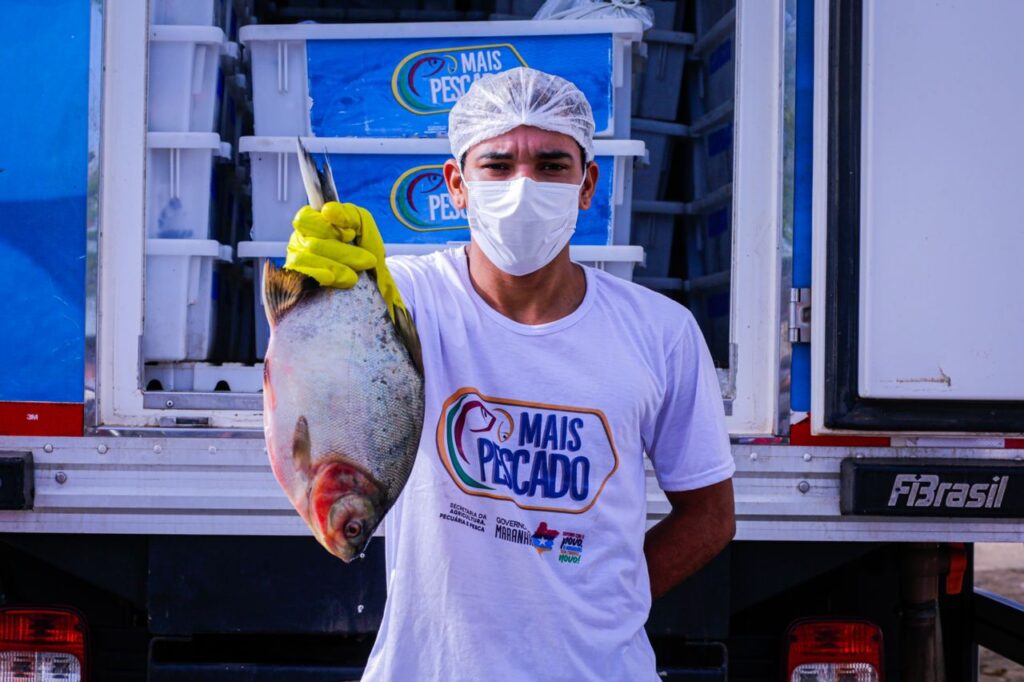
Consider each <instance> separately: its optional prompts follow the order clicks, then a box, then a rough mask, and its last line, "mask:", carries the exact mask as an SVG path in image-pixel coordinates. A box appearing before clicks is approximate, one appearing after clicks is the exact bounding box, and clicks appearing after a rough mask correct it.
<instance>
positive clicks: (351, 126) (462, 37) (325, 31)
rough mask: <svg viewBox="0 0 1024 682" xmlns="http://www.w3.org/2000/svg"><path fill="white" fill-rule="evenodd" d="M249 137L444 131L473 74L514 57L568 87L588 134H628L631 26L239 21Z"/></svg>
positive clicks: (510, 64)
mask: <svg viewBox="0 0 1024 682" xmlns="http://www.w3.org/2000/svg"><path fill="white" fill-rule="evenodd" d="M240 36H241V41H242V43H243V44H244V45H245V46H246V47H247V48H248V49H249V50H250V52H251V57H252V59H251V62H252V75H253V102H254V109H255V111H254V113H255V128H256V134H257V135H261V136H265V135H310V134H312V135H316V136H319V137H443V136H444V135H446V134H447V129H448V111H449V110H450V109H451V106H452V104H453V103H454V102H455V100H456V99H457V98H458V97H459V96H460V95H461V94H462V92H463V91H464V90H466V89H468V87H469V86H470V85H471V84H472V81H473V80H475V79H477V78H479V77H481V76H483V75H486V74H487V73H494V72H499V71H505V70H508V69H511V68H514V67H516V66H520V65H524V64H526V65H529V66H531V67H533V68H537V69H540V70H542V71H548V72H550V73H554V74H557V75H560V76H563V77H565V78H568V79H570V80H572V81H573V82H574V83H576V84H577V85H578V86H579V87H580V89H581V90H582V91H583V93H584V94H585V95H586V96H587V99H588V100H589V102H590V105H591V107H592V108H593V110H594V120H595V121H596V124H597V135H598V136H600V137H619V138H622V137H626V136H627V135H628V133H629V118H630V112H629V106H630V103H629V92H630V88H631V81H632V73H631V68H632V67H631V63H632V62H631V60H632V45H633V43H635V42H637V41H639V40H640V37H641V24H640V22H639V21H636V20H632V19H619V20H606V21H502V22H492V21H479V22H458V23H454V22H439V23H394V24H361V25H354V24H333V25H326V24H325V25H316V24H296V25H278V26H259V25H255V26H246V27H243V28H242V29H241V31H240Z"/></svg>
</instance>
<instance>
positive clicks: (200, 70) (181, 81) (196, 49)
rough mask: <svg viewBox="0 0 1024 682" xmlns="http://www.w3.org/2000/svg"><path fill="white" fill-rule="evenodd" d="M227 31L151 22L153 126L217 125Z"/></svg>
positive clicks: (198, 129) (197, 129) (197, 128)
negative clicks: (219, 85)
mask: <svg viewBox="0 0 1024 682" xmlns="http://www.w3.org/2000/svg"><path fill="white" fill-rule="evenodd" d="M225 44H226V43H225V42H224V32H223V31H222V30H220V29H219V28H217V27H215V26H151V27H150V29H149V105H148V109H147V113H148V117H149V118H148V121H149V130H150V131H151V132H194V133H203V132H210V131H212V130H214V123H215V121H216V115H217V102H218V99H219V98H218V93H217V89H218V76H219V74H220V54H221V51H222V50H223V49H225V48H224V46H225Z"/></svg>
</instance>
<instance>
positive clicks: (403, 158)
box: [330, 154, 615, 245]
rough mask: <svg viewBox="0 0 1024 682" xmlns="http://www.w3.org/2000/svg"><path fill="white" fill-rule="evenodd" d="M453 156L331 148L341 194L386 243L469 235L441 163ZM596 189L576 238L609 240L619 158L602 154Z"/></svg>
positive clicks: (460, 238)
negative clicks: (369, 220)
mask: <svg viewBox="0 0 1024 682" xmlns="http://www.w3.org/2000/svg"><path fill="white" fill-rule="evenodd" d="M448 158H450V157H449V156H448V155H447V154H438V155H437V156H431V155H424V154H331V155H330V162H331V169H332V171H333V175H334V181H335V184H336V185H337V187H338V196H340V197H341V199H342V201H352V202H355V203H357V204H359V205H360V206H362V207H364V208H365V209H367V210H368V211H369V212H370V214H371V215H373V217H374V219H375V220H376V221H377V226H378V227H379V228H380V232H381V235H382V236H383V237H384V241H385V242H386V243H397V244H437V243H444V242H449V241H469V229H468V223H467V222H466V212H465V211H463V210H459V209H457V208H455V206H454V205H453V204H452V200H451V196H449V194H448V190H447V187H446V186H445V183H444V176H443V175H442V169H443V168H444V162H445V161H446V160H448ZM597 166H598V169H599V171H600V173H599V178H598V182H597V191H596V192H595V193H594V198H593V201H592V202H591V205H590V208H589V209H587V210H586V211H580V216H579V221H578V223H577V226H576V233H575V234H574V235H573V238H572V243H573V244H598V245H603V244H609V243H611V242H610V235H611V228H612V206H611V204H612V187H614V183H613V177H612V174H613V169H614V166H615V163H614V158H613V157H610V156H606V157H598V158H597Z"/></svg>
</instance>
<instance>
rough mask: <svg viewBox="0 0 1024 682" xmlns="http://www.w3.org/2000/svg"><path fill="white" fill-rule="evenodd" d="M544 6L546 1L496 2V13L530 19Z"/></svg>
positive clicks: (513, 0) (515, 0)
mask: <svg viewBox="0 0 1024 682" xmlns="http://www.w3.org/2000/svg"><path fill="white" fill-rule="evenodd" d="M543 4H544V0H495V2H494V11H495V13H497V14H504V15H507V16H512V17H521V18H525V19H530V18H532V17H533V15H534V14H536V13H537V11H538V10H539V9H540V7H541V5H543Z"/></svg>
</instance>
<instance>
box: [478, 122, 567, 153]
mask: <svg viewBox="0 0 1024 682" xmlns="http://www.w3.org/2000/svg"><path fill="white" fill-rule="evenodd" d="M577 147H578V144H577V142H576V140H574V139H573V138H572V137H570V136H568V135H565V134H564V133H555V132H551V131H549V130H541V129H540V128H534V127H532V126H520V127H518V128H515V129H514V130H510V131H509V132H507V133H505V134H503V135H499V136H497V137H492V138H491V139H489V140H483V141H482V142H479V143H477V144H475V145H473V147H472V148H470V150H469V153H470V154H471V155H474V156H477V155H482V154H486V155H488V156H491V155H493V154H503V155H512V154H514V153H516V152H521V151H530V152H532V153H536V154H538V155H544V156H548V155H549V154H555V153H557V154H563V153H569V154H570V155H571V154H572V152H573V150H575V149H576V148H577Z"/></svg>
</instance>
